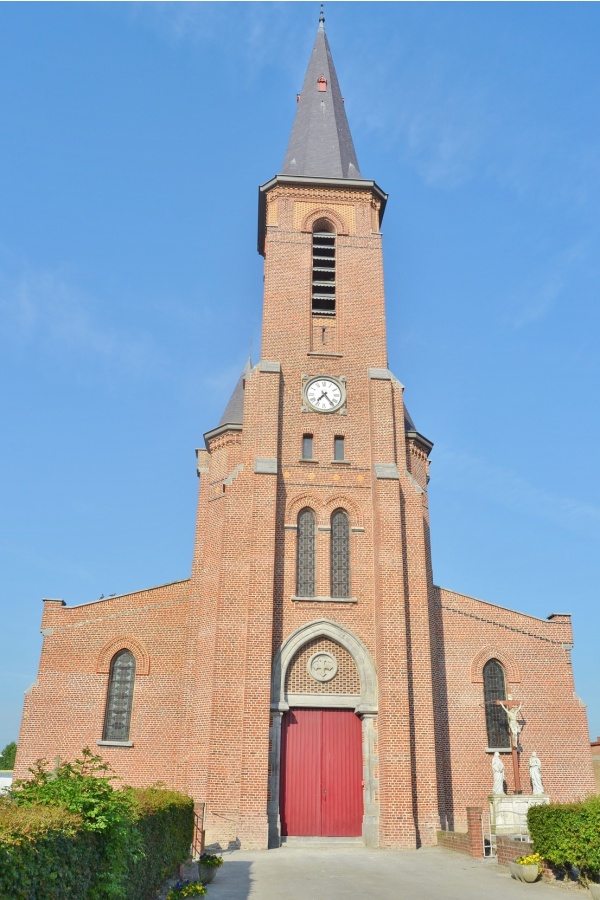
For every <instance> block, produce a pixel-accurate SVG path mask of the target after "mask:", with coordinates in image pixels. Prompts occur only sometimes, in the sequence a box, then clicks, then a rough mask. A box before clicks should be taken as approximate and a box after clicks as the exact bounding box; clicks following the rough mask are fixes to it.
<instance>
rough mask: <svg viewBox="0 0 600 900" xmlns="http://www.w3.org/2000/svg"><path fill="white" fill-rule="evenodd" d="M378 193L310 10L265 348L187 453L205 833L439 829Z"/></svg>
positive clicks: (276, 199)
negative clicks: (311, 27)
mask: <svg viewBox="0 0 600 900" xmlns="http://www.w3.org/2000/svg"><path fill="white" fill-rule="evenodd" d="M386 201H387V195H386V194H385V193H384V192H383V191H382V190H381V188H380V187H378V185H377V184H376V183H375V182H374V181H371V180H368V179H366V178H363V177H362V175H361V172H360V169H359V165H358V161H357V158H356V153H355V150H354V144H353V141H352V137H351V134H350V129H349V126H348V121H347V117H346V112H345V109H344V101H343V98H342V94H341V91H340V87H339V84H338V80H337V75H336V72H335V67H334V64H333V59H332V56H331V51H330V48H329V44H328V41H327V37H326V34H325V28H324V17H323V15H322V14H321V17H320V21H319V28H318V31H317V35H316V39H315V44H314V48H313V51H312V54H311V58H310V60H309V64H308V69H307V72H306V77H305V81H304V85H303V88H302V93H301V94H300V95H299V96H298V105H297V112H296V118H295V121H294V125H293V129H292V133H291V137H290V141H289V144H288V148H287V151H286V154H285V159H284V162H283V166H282V170H281V173H280V174H278V175H276V176H275V177H274V178H273V179H271V180H270V181H269V182H267V183H266V184H264V185H263V186H262V187H261V188H260V189H259V221H258V249H259V252H260V253H261V254H262V255H263V256H264V302H263V326H262V346H261V359H260V361H259V362H258V363H257V364H256V365H254V366H252V365H251V364H249V365H248V366H247V367H246V370H245V372H244V373H243V375H242V377H241V378H240V381H239V383H238V385H237V387H236V389H235V391H234V394H233V396H232V398H231V401H230V403H229V404H228V407H227V409H226V411H225V413H224V416H223V418H222V419H221V422H220V423H219V425H218V426H217V427H216V428H214V429H212V430H211V431H209V432H207V433H206V435H205V443H206V449H203V450H200V451H198V472H199V475H200V494H199V506H198V526H197V537H196V550H195V555H194V564H193V570H192V598H193V602H192V605H191V610H192V612H191V615H190V620H189V635H190V637H189V643H188V650H187V654H188V664H187V672H188V675H189V677H188V678H187V684H188V685H189V688H188V698H187V710H188V713H187V724H186V728H185V734H184V736H183V737H182V747H181V759H182V760H183V762H182V766H183V771H182V777H183V778H184V780H185V782H186V784H187V787H188V790H189V791H190V792H191V793H192V794H193V796H195V797H197V798H201V800H202V802H203V803H204V804H205V805H206V816H205V827H206V831H207V841H208V842H209V843H210V842H219V843H220V844H221V845H222V846H228V845H229V844H230V843H231V842H238V843H241V845H242V846H246V847H266V846H267V843H268V844H269V845H270V846H276V845H278V843H279V841H280V840H281V838H282V837H285V836H286V835H293V834H312V835H315V836H318V835H319V834H323V835H327V834H337V833H339V834H351V835H362V836H363V838H364V840H365V843H367V844H368V845H370V846H388V847H414V846H416V845H419V844H422V843H435V831H436V828H437V827H439V826H438V822H439V817H438V808H437V788H436V776H435V772H436V764H435V748H434V742H433V737H432V735H433V733H434V727H433V725H434V723H433V676H432V659H431V656H432V654H431V646H430V613H429V608H430V604H431V603H432V602H433V599H432V598H433V591H432V582H431V566H430V556H429V542H428V511H427V457H428V454H429V451H430V450H431V446H432V445H431V443H430V442H429V441H428V440H427V439H425V438H424V437H422V436H421V435H420V434H419V433H418V432H417V431H416V429H415V426H414V425H413V423H412V420H411V419H410V417H409V416H408V414H407V413H406V411H405V408H404V402H403V387H402V385H401V384H400V382H399V381H398V380H397V378H395V377H394V375H393V374H392V373H391V372H390V371H389V369H388V362H387V350H386V326H385V297H384V285H383V260H382V235H381V223H382V219H383V214H384V211H385V205H386ZM299 661H300V662H299ZM340 735H344V736H343V737H340ZM350 745H352V748H353V749H352V748H351V749H350V750H348V748H349V747H350ZM347 754H348V758H346V755H347ZM325 757H327V758H328V759H330V760H333V762H332V764H331V766H330V768H329V769H326V770H325V769H322V768H320V767H321V766H322V760H323V759H325ZM311 760H312V762H311ZM302 767H306V770H303V768H302ZM311 767H312V768H311ZM309 768H310V772H309V771H308V769H309ZM341 772H342V773H346V774H344V775H340V773H341ZM299 785H301V786H300V787H299ZM306 785H311V786H310V787H306ZM311 792H313V793H314V796H313V795H312V794H311V797H310V802H309V806H310V809H309V810H308V811H307V810H306V809H305V808H304V805H303V804H304V800H303V797H304V795H305V794H308V793H311ZM336 804H337V805H336ZM346 807H347V808H348V810H349V809H351V812H348V811H347V809H346ZM345 810H346V811H345Z"/></svg>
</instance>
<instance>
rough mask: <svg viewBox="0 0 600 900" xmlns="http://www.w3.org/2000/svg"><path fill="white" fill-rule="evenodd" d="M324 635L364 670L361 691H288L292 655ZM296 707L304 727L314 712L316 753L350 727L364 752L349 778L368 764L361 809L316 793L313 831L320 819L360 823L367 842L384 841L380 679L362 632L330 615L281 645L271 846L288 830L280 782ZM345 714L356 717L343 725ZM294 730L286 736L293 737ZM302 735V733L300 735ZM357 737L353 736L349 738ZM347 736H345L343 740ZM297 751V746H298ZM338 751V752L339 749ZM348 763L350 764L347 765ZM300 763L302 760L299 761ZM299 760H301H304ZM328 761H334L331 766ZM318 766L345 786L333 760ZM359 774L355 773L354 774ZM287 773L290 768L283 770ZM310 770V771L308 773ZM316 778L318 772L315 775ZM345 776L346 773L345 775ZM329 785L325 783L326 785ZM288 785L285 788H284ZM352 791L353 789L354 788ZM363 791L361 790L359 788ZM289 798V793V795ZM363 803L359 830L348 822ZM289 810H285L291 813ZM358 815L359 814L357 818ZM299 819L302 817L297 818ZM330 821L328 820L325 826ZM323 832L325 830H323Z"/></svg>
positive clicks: (276, 664) (275, 676)
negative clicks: (378, 749) (378, 775)
mask: <svg viewBox="0 0 600 900" xmlns="http://www.w3.org/2000/svg"><path fill="white" fill-rule="evenodd" d="M318 638H327V639H329V640H331V641H333V642H334V643H335V644H336V645H338V647H339V648H340V649H342V648H343V650H345V651H347V652H348V653H349V654H350V656H351V657H352V660H353V661H354V664H355V666H356V670H357V671H358V675H359V679H360V691H359V693H357V694H354V693H353V694H329V695H326V694H315V695H307V694H298V693H290V694H288V693H287V691H286V675H287V672H288V668H289V667H290V664H291V663H292V660H293V659H294V657H295V656H296V654H297V653H298V652H299V651H302V648H304V646H305V645H306V644H308V643H309V642H311V641H314V640H315V639H318ZM290 710H292V711H293V712H294V713H296V711H297V713H298V715H297V717H296V718H297V721H296V723H295V725H298V723H301V726H303V725H305V724H306V726H307V727H308V728H309V730H310V726H309V725H308V723H309V719H310V718H311V717H310V716H305V715H304V712H309V711H311V712H313V713H314V716H313V717H312V719H313V723H312V724H313V727H314V729H316V731H317V732H318V733H319V734H320V737H319V736H318V735H313V736H312V737H310V735H309V736H308V737H307V740H308V741H309V742H310V741H312V742H313V743H312V750H311V751H310V752H312V753H314V754H319V753H320V754H322V753H323V752H325V753H327V752H330V751H331V748H332V747H333V748H335V747H336V746H337V744H336V742H338V741H339V740H340V738H339V737H338V736H337V735H338V734H341V733H342V732H343V731H344V728H348V729H349V734H352V733H354V734H355V738H354V740H356V743H355V745H354V746H355V748H356V749H357V753H358V754H359V762H358V764H357V763H356V759H355V762H354V763H352V762H351V760H350V759H349V760H348V766H349V769H348V774H347V776H343V777H347V779H349V781H347V782H346V783H347V784H349V783H353V780H355V779H356V771H357V765H358V768H362V777H361V783H362V784H361V790H362V802H360V798H359V803H358V807H359V812H358V813H357V812H356V808H355V809H354V812H352V811H351V810H349V809H346V810H345V811H344V805H343V803H342V804H340V802H339V798H338V803H337V806H336V805H335V804H333V805H332V808H331V810H330V809H327V810H323V804H324V802H327V801H323V796H322V795H320V794H318V793H315V792H313V801H312V802H313V807H314V806H315V803H317V805H319V806H320V809H319V810H317V809H315V808H313V810H312V812H309V811H307V812H306V814H307V816H309V817H310V816H312V817H313V818H312V820H310V818H309V819H307V821H312V826H311V828H312V830H313V833H314V831H315V827H314V823H315V822H320V825H319V827H320V828H321V829H322V828H323V827H325V829H326V830H329V831H331V829H332V828H334V829H337V830H338V831H339V829H340V828H343V827H346V828H347V829H348V828H354V831H355V833H356V831H358V833H359V834H360V833H362V836H363V840H364V841H365V844H366V845H367V846H371V847H376V846H377V843H378V828H379V806H378V804H377V803H376V802H375V792H376V788H377V783H376V781H375V777H374V770H375V766H376V763H377V759H376V757H375V753H374V747H375V727H374V725H375V718H376V716H377V678H376V673H375V667H374V665H373V661H372V659H371V656H370V654H369V652H368V650H367V648H366V647H365V645H364V644H363V643H362V641H361V640H360V639H359V638H357V637H356V635H354V634H352V632H350V631H348V630H347V629H345V628H342V627H341V626H340V625H338V624H337V623H335V622H331V621H329V620H327V619H319V620H317V621H314V622H309V623H307V624H306V625H303V626H302V627H301V628H299V629H298V630H297V631H295V632H294V633H293V634H292V635H290V636H289V637H288V639H287V640H286V641H285V642H284V644H283V645H282V646H281V648H280V650H279V651H278V653H277V654H276V656H275V659H274V661H273V673H272V693H271V715H272V725H271V735H270V736H271V750H270V757H269V764H270V765H269V773H270V774H269V803H268V816H269V846H271V847H276V846H279V844H280V840H281V835H282V822H281V818H280V799H281V798H280V787H281V776H282V768H281V766H282V720H283V716H284V715H286V714H287V716H286V722H285V725H284V728H285V729H288V728H289V727H290V725H292V719H291V718H290V716H289V713H290ZM338 711H339V712H341V715H340V716H339V717H338V718H337V719H336V718H335V715H332V714H335V712H338ZM344 713H346V715H347V714H349V713H351V714H352V715H351V717H350V718H347V719H346V721H345V723H344V724H342V722H343V719H344ZM354 716H356V717H357V718H356V720H355V721H358V720H360V723H359V728H360V731H359V730H358V729H357V728H356V725H355V726H354V731H353V726H352V724H351V719H352V718H354ZM323 735H325V744H323ZM287 737H288V735H286V740H287ZM300 737H301V735H300ZM349 739H350V740H353V739H352V738H349ZM341 740H343V739H341ZM359 740H360V741H361V743H362V748H361V749H362V752H359V750H358V741H359ZM287 751H288V745H286V747H285V748H284V760H283V761H284V763H285V762H286V758H287ZM294 752H296V751H294ZM334 752H337V751H336V750H334ZM350 757H352V753H350ZM345 764H346V763H344V765H345ZM294 765H296V763H294ZM298 765H300V764H299V763H298ZM332 765H333V767H335V760H333V761H332ZM328 766H330V767H329V768H328ZM317 768H318V769H319V772H320V774H321V776H322V775H323V773H325V775H326V779H329V778H330V777H333V780H332V781H330V782H329V783H330V785H331V786H332V787H333V789H334V790H337V791H339V790H340V789H341V784H342V783H343V782H342V781H337V782H336V780H335V778H336V776H332V775H331V771H332V769H331V765H330V763H327V762H326V763H325V767H324V768H323V763H322V762H321V761H319V763H318V766H317ZM351 773H354V774H351ZM283 774H284V776H286V773H285V772H284V773H283ZM289 774H290V773H287V776H286V777H289ZM305 774H306V773H305ZM301 777H302V771H301V768H300V769H298V770H297V771H296V772H294V771H293V769H292V770H291V778H292V779H295V778H301ZM311 777H314V773H313V776H311ZM340 777H341V775H340ZM326 786H327V785H325V784H323V787H326ZM285 790H286V788H285V787H284V791H285ZM350 793H351V789H350ZM359 793H360V792H359ZM317 796H320V798H321V799H320V801H316V800H315V797H317ZM347 799H348V806H349V807H352V798H351V796H349V797H348V798H347ZM284 800H285V798H284ZM361 806H362V823H361V828H360V829H358V828H357V826H356V824H354V825H351V824H348V823H352V822H353V821H355V819H356V815H358V816H359V818H360V807H361ZM285 814H286V813H284V816H285ZM294 815H295V813H294ZM332 816H333V820H335V817H336V816H338V817H339V816H341V818H342V819H344V818H345V819H346V823H347V824H346V825H345V826H344V825H343V824H342V825H341V824H340V819H339V818H338V819H337V821H334V822H333V824H332ZM353 816H354V819H353ZM297 821H298V820H297V819H296V822H297ZM323 823H324V825H323ZM288 824H289V823H283V825H284V828H285V829H286V830H287V826H288ZM319 833H321V832H319Z"/></svg>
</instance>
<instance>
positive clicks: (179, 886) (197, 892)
mask: <svg viewBox="0 0 600 900" xmlns="http://www.w3.org/2000/svg"><path fill="white" fill-rule="evenodd" d="M204 894H206V888H205V887H204V885H203V884H202V882H201V881H177V882H176V883H175V884H174V885H173V887H172V888H171V890H170V891H169V893H168V894H167V900H179V898H180V897H202V896H203V895H204Z"/></svg>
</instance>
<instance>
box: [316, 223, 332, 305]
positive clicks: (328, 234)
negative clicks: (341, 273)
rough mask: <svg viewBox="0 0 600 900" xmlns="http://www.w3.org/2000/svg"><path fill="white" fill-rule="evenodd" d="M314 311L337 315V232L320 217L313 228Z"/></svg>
mask: <svg viewBox="0 0 600 900" xmlns="http://www.w3.org/2000/svg"><path fill="white" fill-rule="evenodd" d="M312 311H313V315H318V316H335V232H334V231H333V229H332V227H331V225H330V224H329V222H328V221H327V220H326V219H319V220H318V221H317V222H315V225H314V228H313V238H312Z"/></svg>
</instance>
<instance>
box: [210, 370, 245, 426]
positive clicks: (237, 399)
mask: <svg viewBox="0 0 600 900" xmlns="http://www.w3.org/2000/svg"><path fill="white" fill-rule="evenodd" d="M251 368H252V362H251V361H250V358H249V357H248V362H247V363H246V365H245V366H244V371H243V372H242V374H241V375H240V377H239V379H238V383H237V384H236V386H235V387H234V389H233V394H232V395H231V397H230V398H229V403H228V404H227V406H226V407H225V412H224V413H223V415H222V416H221V421H220V422H219V424H218V425H217V428H221V427H222V426H223V425H242V424H243V422H244V378H245V377H246V375H247V374H248V372H249V371H250V369H251Z"/></svg>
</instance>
